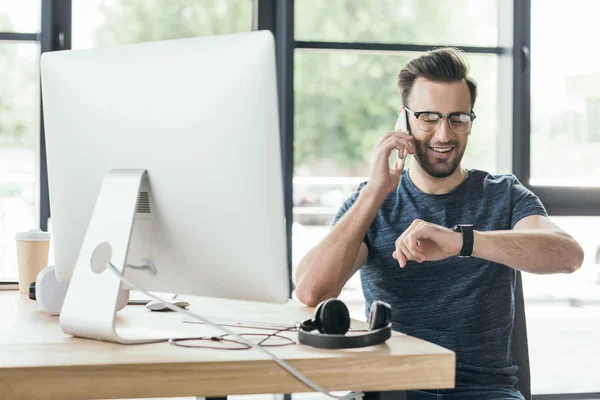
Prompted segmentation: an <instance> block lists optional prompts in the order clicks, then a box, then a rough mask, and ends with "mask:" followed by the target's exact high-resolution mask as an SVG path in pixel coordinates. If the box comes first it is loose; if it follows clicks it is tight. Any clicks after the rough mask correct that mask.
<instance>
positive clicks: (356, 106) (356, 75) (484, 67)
mask: <svg viewBox="0 0 600 400" xmlns="http://www.w3.org/2000/svg"><path fill="white" fill-rule="evenodd" d="M295 4H296V10H295V21H296V25H295V30H296V39H297V40H300V39H302V40H315V39H319V40H337V41H347V42H349V41H362V42H365V41H372V42H388V43H391V42H394V41H397V42H401V43H405V44H410V45H413V44H423V43H427V44H432V43H435V44H436V45H438V46H441V45H446V44H452V45H463V44H467V45H493V46H497V45H498V43H499V40H500V39H499V34H498V26H499V22H498V6H497V4H496V2H495V1H478V2H472V1H471V2H470V1H461V2H457V4H455V3H453V4H452V5H450V4H446V3H445V2H440V1H427V2H394V1H385V0H382V1H377V2H369V3H367V2H355V1H344V2H342V1H333V2H326V3H323V2H317V1H308V0H303V1H296V2H295ZM316 9H318V10H319V11H318V12H316V11H315V10H316ZM450 9H451V10H452V11H451V12H450ZM432 10H433V11H432ZM425 14H427V15H431V18H432V21H433V20H435V21H436V26H435V27H434V28H432V27H431V26H428V27H425V26H423V25H422V24H421V23H417V22H416V20H415V19H417V20H418V21H422V20H423V15H425ZM442 14H444V15H446V17H443V18H442V17H441V16H440V15H442ZM480 14H481V15H485V19H482V18H479V17H478V15H480ZM456 15H461V16H464V17H465V21H468V20H471V18H472V22H473V23H472V24H471V25H470V27H471V28H472V29H473V31H470V30H465V29H463V28H461V29H455V28H456V27H457V26H458V25H456V24H452V23H450V22H449V21H454V20H455V18H453V17H452V16H456ZM481 15H480V16H481ZM440 21H443V22H442V23H440ZM474 21H477V23H474ZM398 26H403V27H406V28H403V29H397V28H398ZM424 32H426V33H424ZM464 32H466V34H465V33H464ZM469 32H470V33H471V34H469ZM473 32H478V33H479V32H481V34H477V35H473V34H472V33H473ZM483 32H487V33H489V35H488V36H486V35H485V34H484V33H483ZM475 37H476V38H477V39H473V38H475ZM486 37H487V38H486ZM417 38H418V39H417ZM336 44H337V43H324V42H310V43H308V42H298V46H299V47H300V48H297V49H296V51H295V55H294V180H293V197H294V198H293V204H294V208H293V219H294V223H293V228H292V242H293V243H292V268H293V269H295V267H297V265H298V263H299V262H300V260H301V259H302V257H303V256H304V255H305V254H306V252H308V251H309V250H310V249H311V248H312V247H313V246H315V245H316V244H317V243H318V242H319V241H320V240H321V239H322V238H323V237H324V236H325V235H326V234H327V233H328V232H329V229H330V226H331V222H332V219H333V216H334V215H335V213H336V212H337V210H338V209H339V206H340V205H341V204H342V203H343V201H344V200H345V199H346V198H347V197H348V196H349V195H350V194H352V193H353V192H354V191H355V190H356V188H357V186H358V184H359V183H360V182H363V181H365V180H366V179H367V176H368V173H369V159H370V152H371V150H372V149H373V147H374V146H375V144H376V143H377V141H378V140H379V138H380V137H381V136H382V135H383V134H384V133H385V132H386V131H387V130H389V129H392V128H393V127H394V124H395V122H396V119H397V110H398V108H399V107H400V106H401V105H402V104H401V99H400V95H399V92H398V89H397V86H396V76H397V74H398V72H399V71H400V69H401V68H402V66H403V65H404V63H406V62H407V61H408V60H409V59H412V58H413V57H415V56H418V55H419V54H422V53H421V52H418V51H417V52H415V51H406V50H401V49H399V50H398V51H393V52H392V51H385V52H382V51H379V50H380V49H378V48H377V43H371V44H367V45H368V46H366V47H369V46H373V49H368V48H365V46H362V47H361V49H360V51H356V50H354V51H345V48H344V50H341V49H339V48H337V49H336V48H335V47H334V48H331V49H328V46H335V45H336ZM346 44H347V45H349V46H350V47H351V46H352V43H346ZM311 47H312V48H311ZM422 47H423V49H422V50H421V51H424V50H426V49H427V48H429V46H422ZM349 50H352V49H349ZM494 51H496V53H494ZM494 51H490V49H489V48H487V49H485V50H482V51H481V53H480V54H478V53H468V54H467V59H468V61H469V64H470V67H471V72H470V73H471V75H472V76H473V77H474V78H475V80H476V81H477V83H478V85H479V97H478V99H477V102H476V104H475V112H476V114H477V119H476V120H475V123H474V126H473V131H472V134H471V135H470V137H469V145H468V146H467V151H466V153H465V156H464V159H463V165H464V166H466V167H467V168H477V169H483V170H487V171H489V172H492V173H495V172H498V171H499V170H500V169H501V168H500V167H499V155H498V147H499V146H497V144H498V143H499V142H501V141H506V140H508V139H510V138H509V136H510V135H509V134H507V132H505V131H504V132H503V133H504V134H503V135H500V134H499V131H500V127H501V126H502V124H503V123H501V121H500V116H499V109H500V106H501V103H502V102H504V103H506V102H507V98H506V96H505V94H504V93H503V92H502V91H501V90H500V87H499V81H500V76H501V73H500V70H501V69H502V68H503V66H502V63H505V62H506V60H505V58H506V57H505V56H503V55H500V54H498V53H502V51H498V50H494ZM410 162H411V161H409V163H410ZM407 166H408V167H410V164H407ZM341 297H342V298H343V299H344V300H345V301H346V302H348V303H349V305H350V306H351V308H352V309H351V312H352V314H353V316H354V317H357V318H361V319H364V318H365V316H364V311H363V309H364V303H363V300H362V292H361V290H360V279H359V276H358V274H356V275H355V276H354V277H353V278H352V279H351V280H350V281H349V282H348V284H347V285H346V288H345V289H344V291H343V292H342V295H341Z"/></svg>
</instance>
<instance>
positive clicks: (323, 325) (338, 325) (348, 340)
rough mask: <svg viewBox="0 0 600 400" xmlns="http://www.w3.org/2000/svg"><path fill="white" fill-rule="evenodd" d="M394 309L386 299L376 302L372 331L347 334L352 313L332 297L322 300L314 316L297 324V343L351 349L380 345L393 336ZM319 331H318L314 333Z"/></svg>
mask: <svg viewBox="0 0 600 400" xmlns="http://www.w3.org/2000/svg"><path fill="white" fill-rule="evenodd" d="M391 322H392V308H391V307H390V305H389V304H387V303H385V302H383V301H374V302H373V304H372V305H371V311H370V313H369V330H368V331H367V332H366V333H361V334H357V335H348V336H347V335H346V332H348V329H349V328H350V313H349V312H348V308H347V307H346V305H345V304H344V303H343V302H342V301H341V300H338V299H335V298H332V299H328V300H325V301H322V302H321V303H319V305H318V306H317V307H316V309H315V314H314V317H313V318H312V319H309V320H306V321H304V322H302V323H301V324H300V325H299V326H298V342H299V343H302V344H305V345H307V346H312V347H317V348H321V349H351V348H357V347H367V346H374V345H377V344H381V343H383V342H385V341H386V340H388V339H389V338H390V337H391V336H392V323H391ZM315 330H317V331H318V332H314V333H313V332H312V331H315Z"/></svg>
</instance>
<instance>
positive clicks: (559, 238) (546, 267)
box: [473, 229, 583, 274]
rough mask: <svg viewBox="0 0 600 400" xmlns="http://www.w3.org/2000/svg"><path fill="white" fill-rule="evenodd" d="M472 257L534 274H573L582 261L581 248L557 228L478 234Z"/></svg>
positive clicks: (475, 238)
mask: <svg viewBox="0 0 600 400" xmlns="http://www.w3.org/2000/svg"><path fill="white" fill-rule="evenodd" d="M473 256H474V257H478V258H483V259H486V260H489V261H493V262H497V263H500V264H504V265H508V266H509V267H511V268H514V269H517V270H520V271H525V272H531V273H534V274H553V273H560V272H563V273H570V272H574V271H576V270H577V269H579V267H581V264H582V262H583V250H582V249H581V246H580V245H579V244H578V243H577V242H576V241H575V240H574V239H573V238H572V237H571V236H569V235H568V234H565V233H564V232H562V231H560V230H556V229H530V230H526V229H520V230H511V231H492V232H475V237H474V246H473Z"/></svg>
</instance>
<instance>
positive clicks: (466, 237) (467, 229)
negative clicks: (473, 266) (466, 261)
mask: <svg viewBox="0 0 600 400" xmlns="http://www.w3.org/2000/svg"><path fill="white" fill-rule="evenodd" d="M452 230H453V231H454V232H461V233H462V237H463V245H462V249H460V253H458V256H459V257H471V254H473V225H467V224H458V225H456V226H455V227H453V228H452Z"/></svg>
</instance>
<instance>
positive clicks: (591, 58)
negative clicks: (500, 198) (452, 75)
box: [531, 0, 600, 186]
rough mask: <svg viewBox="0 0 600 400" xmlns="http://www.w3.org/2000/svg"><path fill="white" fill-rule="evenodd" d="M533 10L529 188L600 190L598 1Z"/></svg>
mask: <svg viewBox="0 0 600 400" xmlns="http://www.w3.org/2000/svg"><path fill="white" fill-rule="evenodd" d="M531 6H532V10H531V19H532V20H531V54H532V58H531V184H533V185H550V186H600V165H599V164H598V162H597V159H598V154H600V65H599V64H598V62H597V57H596V55H595V54H594V53H595V52H594V51H590V43H591V42H590V40H592V41H593V40H594V38H596V37H598V36H599V35H600V25H599V24H598V18H597V16H598V13H600V2H598V1H596V0H587V1H586V0H574V1H573V2H570V3H569V6H568V7H565V3H564V2H562V1H558V0H544V1H541V0H534V1H533V2H532V4H531ZM582 10H585V12H582ZM557 22H559V25H560V29H556V27H557ZM557 49H560V56H558V53H557ZM573 171H577V173H575V174H574V173H573Z"/></svg>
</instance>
